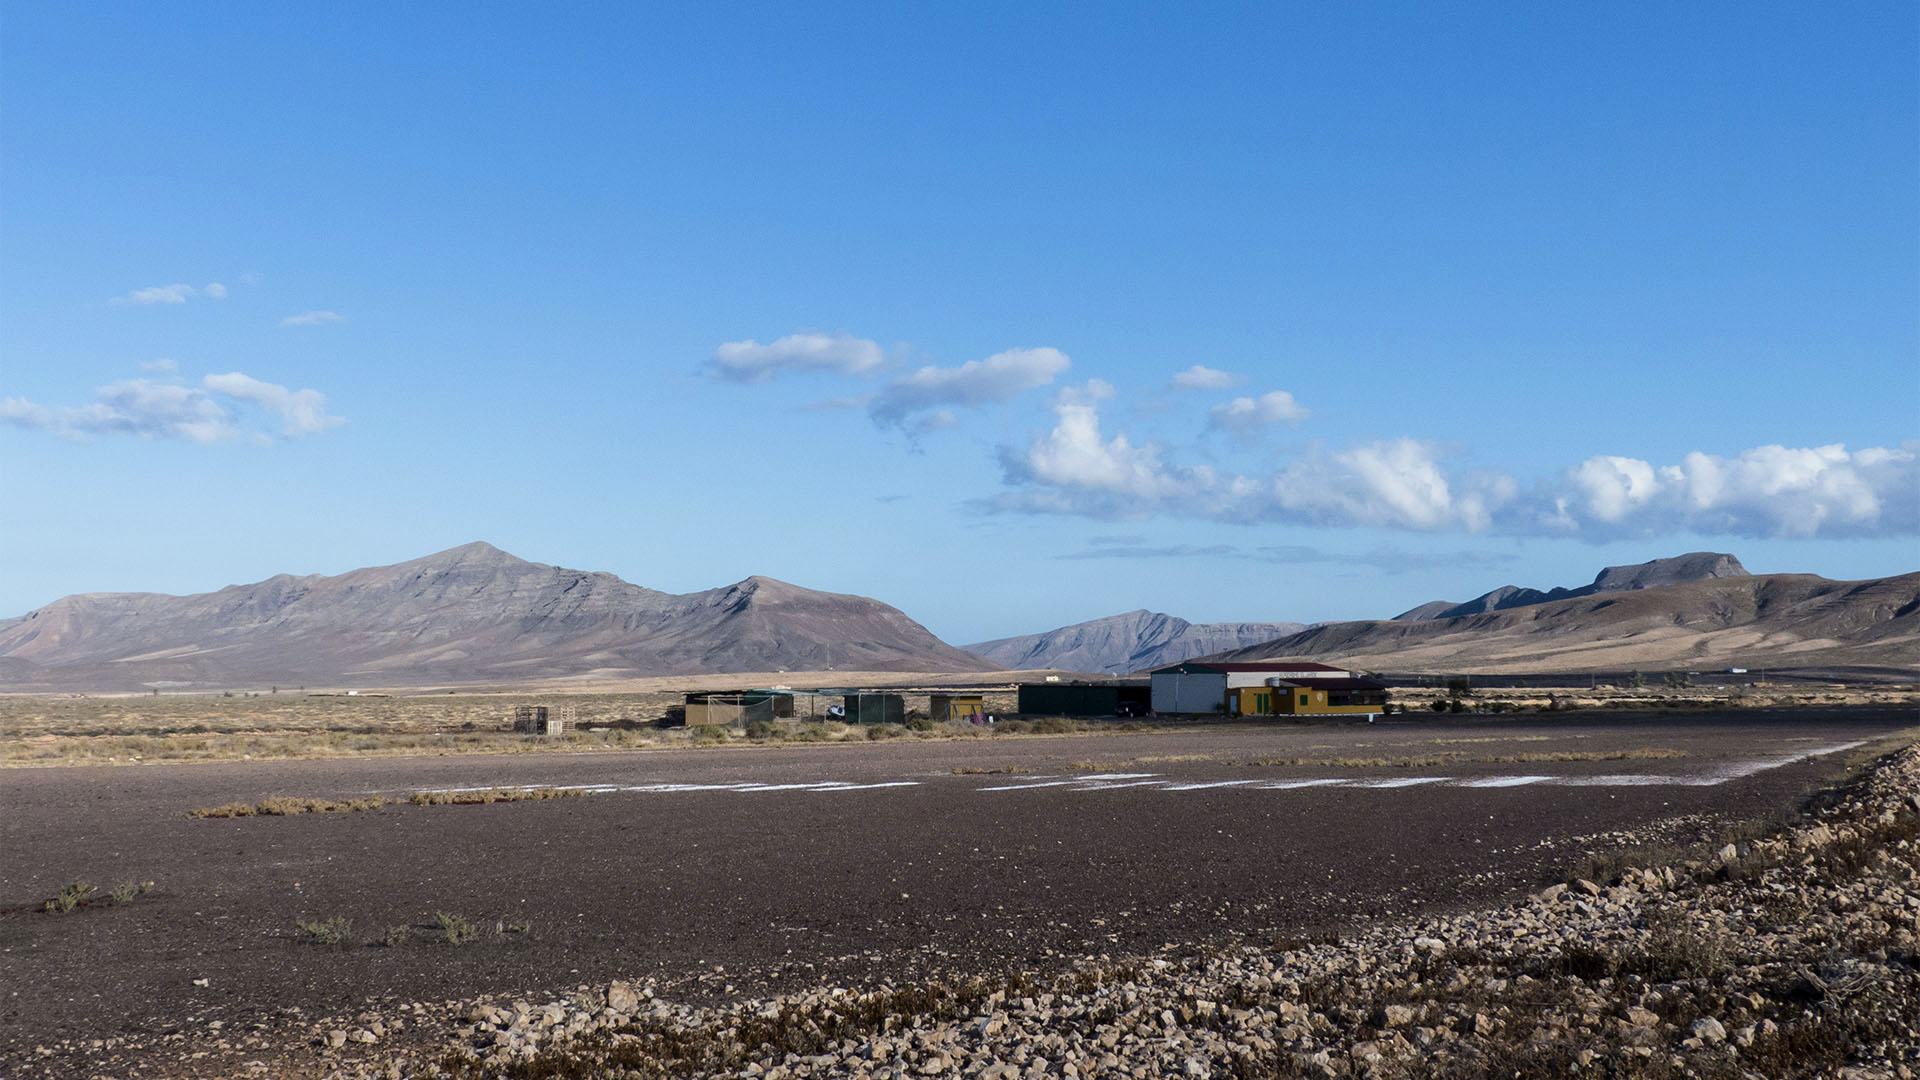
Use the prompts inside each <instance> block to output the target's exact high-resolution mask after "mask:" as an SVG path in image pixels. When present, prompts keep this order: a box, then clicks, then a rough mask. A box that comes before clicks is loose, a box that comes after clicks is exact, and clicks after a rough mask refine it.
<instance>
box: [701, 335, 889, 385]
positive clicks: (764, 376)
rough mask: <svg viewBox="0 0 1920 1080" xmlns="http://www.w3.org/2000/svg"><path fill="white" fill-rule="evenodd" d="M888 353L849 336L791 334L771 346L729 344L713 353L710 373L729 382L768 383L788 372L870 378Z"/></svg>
mask: <svg viewBox="0 0 1920 1080" xmlns="http://www.w3.org/2000/svg"><path fill="white" fill-rule="evenodd" d="M886 362H887V357H886V352H885V350H883V349H881V348H880V346H879V345H878V344H877V343H875V342H872V341H868V340H867V339H865V338H857V337H853V336H851V335H848V334H819V333H800V334H788V335H787V336H786V337H783V338H781V339H779V340H778V341H775V342H773V343H772V344H770V345H762V344H760V343H759V342H758V341H729V342H727V343H725V344H723V345H721V346H720V347H719V348H717V349H715V350H713V356H712V357H711V358H709V359H708V361H707V367H708V370H709V371H711V372H712V373H713V375H714V376H715V377H717V378H721V379H726V380H728V381H730V382H747V383H753V382H766V381H767V380H769V379H771V378H773V377H774V376H776V375H778V374H780V373H781V372H785V371H833V372H838V373H840V374H842V375H869V374H872V373H874V372H876V371H878V370H880V369H881V368H882V367H884V366H885V365H886Z"/></svg>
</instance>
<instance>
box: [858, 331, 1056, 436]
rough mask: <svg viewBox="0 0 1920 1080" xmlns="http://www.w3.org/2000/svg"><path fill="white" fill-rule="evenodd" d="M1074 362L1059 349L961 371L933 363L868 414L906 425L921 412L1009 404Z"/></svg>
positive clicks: (878, 399) (894, 387) (879, 399)
mask: <svg viewBox="0 0 1920 1080" xmlns="http://www.w3.org/2000/svg"><path fill="white" fill-rule="evenodd" d="M1071 363H1072V361H1070V360H1068V359H1067V355H1066V354H1065V353H1063V352H1061V351H1060V350H1058V349H1049V348H1040V349H1008V350H1006V351H1005V352H998V353H995V354H993V355H992V356H989V357H987V358H986V359H985V360H969V361H967V362H966V363H964V364H961V365H960V366H959V367H955V368H943V367H935V366H933V365H931V364H929V365H927V366H926V367H923V368H921V369H920V370H918V371H916V372H914V373H913V374H911V375H907V376H904V377H902V378H899V379H895V380H894V381H893V382H890V383H888V384H887V385H886V386H883V387H881V388H880V391H879V392H878V393H876V394H874V395H873V399H872V400H871V401H870V402H869V403H868V405H867V412H868V414H869V415H871V416H872V417H873V418H874V420H875V421H876V422H878V423H882V424H902V423H904V422H905V420H906V418H907V417H909V416H911V415H913V414H915V413H920V412H928V411H932V410H936V409H941V408H945V407H948V406H977V405H985V404H990V403H993V402H1000V401H1007V400H1009V399H1011V398H1012V397H1013V396H1014V395H1016V394H1018V393H1020V392H1021V391H1023V390H1031V389H1034V388H1035V387H1039V386H1045V385H1046V384H1048V383H1050V382H1052V381H1053V380H1054V377H1055V376H1057V375H1059V374H1060V373H1061V372H1063V371H1065V370H1067V367H1068V366H1069V365H1070V364H1071Z"/></svg>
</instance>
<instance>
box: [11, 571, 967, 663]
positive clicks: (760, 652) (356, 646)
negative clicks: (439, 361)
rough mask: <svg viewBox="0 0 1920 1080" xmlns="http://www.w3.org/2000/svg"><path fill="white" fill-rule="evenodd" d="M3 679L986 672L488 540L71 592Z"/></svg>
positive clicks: (791, 593)
mask: <svg viewBox="0 0 1920 1080" xmlns="http://www.w3.org/2000/svg"><path fill="white" fill-rule="evenodd" d="M5 658H13V659H16V660H20V661H27V662H29V663H30V664H31V665H32V668H31V669H21V670H20V671H19V672H17V673H16V672H15V671H14V669H15V668H17V667H18V665H13V666H12V667H9V668H8V669H7V672H8V678H7V685H9V686H12V687H17V688H21V689H27V688H68V687H74V688H87V689H113V688H127V687H130V686H131V687H138V686H145V685H149V684H156V683H167V684H170V685H215V686H223V685H224V686H233V685H246V684H249V683H258V684H267V683H279V684H286V683H294V684H301V683H305V684H316V683H318V684H340V685H356V684H358V685H365V684H369V683H372V684H378V685H389V686H405V685H423V684H441V683H448V682H475V681H513V682H522V681H526V680H528V679H530V678H531V679H538V678H556V677H563V676H576V675H579V674H583V673H589V672H590V673H594V674H600V675H622V676H639V675H665V674H682V673H694V672H724V671H770V670H775V669H787V670H811V669H816V668H827V667H836V668H840V669H843V670H847V669H867V670H875V669H883V668H884V669H888V670H922V671H977V670H982V669H985V668H989V667H991V665H990V664H988V663H986V662H985V661H982V660H981V659H980V658H978V657H975V656H971V655H969V654H967V653H964V652H961V651H960V650H958V649H955V648H953V647H952V646H950V645H947V644H946V643H944V642H942V641H940V640H939V639H938V638H936V637H934V636H933V634H931V633H929V632H928V631H927V630H926V628H925V627H923V626H921V625H920V624H918V623H916V622H914V621H913V620H912V619H909V618H908V617H907V616H906V615H905V614H904V613H902V612H900V611H898V610H896V609H894V608H892V607H889V606H887V605H886V604H883V603H881V602H880V601H877V600H872V599H869V598H867V597H861V596H844V595H839V594H835V593H824V592H816V591H813V590H810V589H805V588H802V587H800V586H797V585H792V584H789V583H787V582H784V581H779V580H776V579H774V578H769V577H761V576H754V577H749V578H747V579H745V580H743V581H741V582H738V583H736V584H734V585H729V586H723V587H721V588H718V589H710V590H707V591H704V592H696V593H687V594H684V595H674V594H671V593H664V592H660V591H658V590H655V589H648V588H643V587H641V586H638V585H634V584H632V583H630V582H627V581H623V580H622V579H620V578H619V577H616V576H614V575H613V574H608V573H594V572H588V571H584V570H570V569H567V568H565V567H560V566H550V565H547V564H545V563H535V562H528V561H527V560H524V559H520V558H517V557H515V556H513V555H511V554H509V553H507V552H505V551H502V550H500V549H499V548H497V547H494V546H493V545H491V544H488V543H484V542H475V543H471V544H463V545H461V546H459V547H455V548H449V549H448V550H446V551H440V552H435V553H434V554H431V555H427V556H423V557H421V558H418V559H412V560H409V561H406V562H402V563H395V564H392V565H389V566H375V567H366V568H363V569H359V570H352V571H348V572H347V573H344V574H338V575H334V576H331V577H329V576H324V575H318V574H315V575H307V576H301V577H296V576H293V575H288V574H280V575H276V576H274V577H271V578H268V579H266V580H264V581H259V582H255V583H253V584H250V585H232V586H228V587H227V588H224V589H221V590H219V591H217V592H211V593H203V594H200V595H196V596H164V595H159V594H147V593H142V594H111V593H108V594H99V595H96V596H92V597H66V598H64V599H62V600H58V601H55V602H54V603H52V604H49V605H47V606H46V607H44V608H41V609H39V610H37V611H34V612H32V613H30V614H28V615H26V616H23V617H21V618H17V619H4V620H0V659H5Z"/></svg>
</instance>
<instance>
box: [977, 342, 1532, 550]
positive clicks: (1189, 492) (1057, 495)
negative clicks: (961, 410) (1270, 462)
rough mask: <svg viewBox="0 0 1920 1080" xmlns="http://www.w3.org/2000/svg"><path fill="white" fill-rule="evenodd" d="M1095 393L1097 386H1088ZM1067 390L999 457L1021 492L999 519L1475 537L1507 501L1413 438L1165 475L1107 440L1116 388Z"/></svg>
mask: <svg viewBox="0 0 1920 1080" xmlns="http://www.w3.org/2000/svg"><path fill="white" fill-rule="evenodd" d="M1095 383H1096V384H1098V380H1095ZM1101 387H1104V384H1098V385H1097V386H1095V385H1090V386H1089V387H1088V388H1087V389H1084V390H1072V391H1062V392H1061V394H1060V395H1058V396H1057V397H1056V398H1055V400H1054V405H1053V408H1054V413H1055V417H1056V422H1055V424H1054V427H1053V429H1052V430H1051V431H1049V432H1048V433H1046V434H1045V435H1043V436H1040V437H1038V438H1036V439H1034V440H1033V441H1032V442H1030V443H1029V444H1028V445H1027V446H1026V448H1025V449H1024V450H1014V449H1012V448H1002V450H1001V454H1000V460H1001V468H1002V471H1003V472H1004V474H1005V478H1006V480H1007V482H1008V483H1009V484H1010V485H1012V486H1014V487H1016V488H1018V489H1021V490H1017V491H1014V492H1008V493H1003V494H1002V495H1001V496H1000V497H998V498H996V499H992V500H989V501H988V506H989V507H990V508H993V509H999V510H1012V511H1024V512H1034V513H1069V514H1084V515H1087V516H1092V517H1102V518H1138V517H1146V516H1149V515H1154V514H1169V515H1174V516H1183V517H1197V518H1206V519H1211V520H1216V521H1234V522H1260V521H1277V522H1290V523H1305V524H1320V525H1340V526H1376V527H1390V528H1403V529H1414V530H1421V531H1438V530H1443V529H1464V530H1468V531H1482V530H1485V529H1486V528H1488V526H1489V525H1490V523H1491V520H1492V515H1493V512H1494V511H1495V510H1496V509H1497V508H1498V507H1499V506H1500V505H1502V504H1504V503H1505V502H1506V501H1508V500H1510V499H1511V498H1512V497H1513V484H1512V482H1511V481H1510V480H1507V479H1505V478H1504V477H1488V478H1469V479H1454V478H1450V477H1449V476H1448V475H1447V473H1446V472H1445V471H1444V469H1443V468H1442V467H1441V464H1440V460H1439V454H1438V452H1437V450H1436V449H1435V448H1434V447H1432V446H1430V445H1428V444H1425V443H1421V442H1418V441H1415V440H1412V439H1400V440H1394V441H1389V442H1380V443H1373V444H1369V445H1366V446H1360V447H1354V448H1351V449H1348V450H1343V451H1339V452H1336V453H1325V452H1322V451H1319V450H1317V449H1316V450H1315V451H1312V452H1310V453H1308V454H1307V455H1305V456H1303V457H1300V458H1298V459H1296V460H1294V461H1293V462H1291V463H1289V464H1288V465H1287V466H1286V467H1285V468H1283V469H1281V470H1279V471H1278V472H1276V473H1274V474H1272V475H1270V476H1266V477H1258V476H1248V475H1242V474H1238V473H1233V472H1227V471H1223V470H1218V469H1215V468H1213V467H1211V466H1206V465H1197V466H1178V465H1170V464H1168V463H1167V462H1166V461H1165V460H1164V459H1163V453H1162V451H1161V449H1160V448H1159V447H1157V446H1154V445H1151V444H1146V445H1140V444H1135V443H1134V442H1133V441H1132V440H1130V439H1129V438H1128V437H1127V436H1126V435H1125V434H1123V433H1122V434H1115V435H1114V436H1112V437H1111V438H1109V437H1106V436H1105V435H1103V433H1102V432H1101V430H1100V420H1099V415H1098V412H1097V409H1098V405H1097V402H1098V401H1099V400H1101V399H1102V398H1103V397H1107V396H1111V387H1105V388H1104V389H1105V392H1104V393H1102V392H1101V389H1100V388H1101Z"/></svg>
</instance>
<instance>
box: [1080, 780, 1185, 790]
mask: <svg viewBox="0 0 1920 1080" xmlns="http://www.w3.org/2000/svg"><path fill="white" fill-rule="evenodd" d="M1164 783H1166V781H1165V780H1123V781H1121V782H1119V783H1114V784H1082V785H1081V786H1079V787H1077V788H1074V789H1073V790H1074V791H1112V790H1113V789H1114V788H1123V787H1157V786H1158V785H1160V784H1164Z"/></svg>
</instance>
